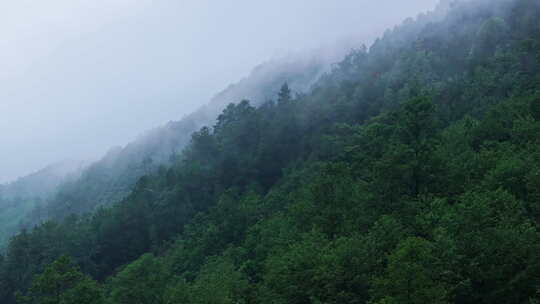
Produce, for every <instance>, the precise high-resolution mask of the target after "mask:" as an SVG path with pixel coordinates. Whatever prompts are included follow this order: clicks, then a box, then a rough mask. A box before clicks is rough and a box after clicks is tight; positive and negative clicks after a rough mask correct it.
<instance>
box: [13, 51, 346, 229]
mask: <svg viewBox="0 0 540 304" xmlns="http://www.w3.org/2000/svg"><path fill="white" fill-rule="evenodd" d="M337 49H338V51H335V52H332V53H329V52H327V53H328V54H320V53H316V54H315V53H311V54H301V55H290V56H287V57H284V58H281V59H275V60H272V61H269V62H267V63H264V64H261V65H260V66H258V67H256V68H255V69H254V70H253V71H252V72H251V73H250V75H248V76H247V77H246V78H244V79H242V80H241V81H239V82H238V83H236V84H234V85H231V86H229V87H228V88H226V89H225V90H223V91H222V92H220V93H219V94H217V95H216V96H215V97H214V98H213V99H212V100H211V101H210V102H209V103H208V104H207V105H205V106H203V107H201V108H200V109H199V110H197V111H196V112H194V113H192V114H190V115H187V116H186V117H184V118H182V119H181V120H179V121H171V122H169V123H167V124H166V125H164V126H163V127H160V128H156V129H154V130H151V131H149V132H147V133H146V134H144V135H142V136H140V137H139V138H138V139H137V140H135V141H134V142H132V143H130V144H128V145H127V146H125V147H117V148H114V149H111V150H110V151H109V152H108V153H107V154H106V155H105V156H104V157H103V158H102V159H101V160H99V161H97V162H95V163H93V164H91V165H89V166H88V168H86V170H84V172H82V174H81V177H80V178H78V179H74V180H70V181H69V182H66V183H63V184H61V185H60V186H59V187H58V189H57V191H56V194H55V195H54V196H53V197H51V198H50V199H48V200H46V201H45V202H43V203H42V204H40V205H39V206H40V207H39V208H35V209H33V210H32V212H31V213H30V214H29V215H28V216H26V217H24V218H23V225H24V226H25V227H27V228H31V227H33V226H34V225H35V224H39V223H41V222H43V221H44V220H47V219H57V220H61V219H63V218H65V217H66V216H69V215H70V214H82V213H85V212H93V211H95V210H96V208H97V207H99V206H107V205H111V204H113V203H115V202H118V201H120V200H122V199H123V198H125V197H126V195H128V194H129V193H130V192H131V190H132V189H133V186H134V185H135V183H136V182H137V180H138V179H139V178H141V177H142V176H143V175H147V174H152V173H155V172H156V170H158V169H159V168H160V167H161V166H165V167H169V166H170V165H171V164H172V162H174V155H176V154H178V153H179V152H181V151H182V149H183V148H184V147H185V146H186V145H187V144H188V143H189V141H190V138H191V134H192V133H193V132H195V131H197V130H198V129H200V128H201V127H202V126H205V125H210V124H212V123H213V121H214V120H215V118H216V117H217V116H218V115H219V113H220V112H221V111H222V110H223V109H224V108H225V107H226V106H227V104H229V103H231V102H233V101H236V100H241V99H245V98H249V99H252V100H257V101H258V104H260V103H262V102H264V101H266V100H268V99H271V98H272V95H274V94H275V92H276V91H277V90H279V88H280V86H281V85H282V84H283V82H285V81H287V82H288V83H290V85H291V88H292V89H293V90H294V91H295V92H297V93H302V92H307V91H308V89H309V88H310V87H311V86H312V85H313V84H314V83H315V82H316V81H317V80H318V79H319V77H320V76H321V75H322V74H323V73H324V72H325V71H328V70H329V67H330V63H331V62H333V61H334V60H337V58H338V57H340V54H341V53H343V50H341V48H337ZM339 50H341V51H339ZM27 205H28V204H26V205H25V206H26V207H28V206H27Z"/></svg>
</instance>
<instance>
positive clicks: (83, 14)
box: [0, 0, 438, 182]
mask: <svg viewBox="0 0 540 304" xmlns="http://www.w3.org/2000/svg"><path fill="white" fill-rule="evenodd" d="M437 2H438V1H437V0H415V1H394V0H381V1H377V2H374V1H370V0H338V1H327V0H294V1H248V0H234V1H210V0H190V1H187V0H186V1H173V0H162V1H160V0H157V1H150V0H144V1H141V0H137V1H135V0H132V1H130V0H99V1H82V0H53V1H30V0H21V1H4V2H2V3H1V4H0V36H1V37H2V40H1V42H0V66H1V67H2V68H1V69H0V130H1V131H2V132H0V143H1V146H2V149H0V168H1V170H0V182H3V181H8V180H12V179H14V178H15V177H17V176H21V175H24V174H27V173H29V172H32V171H35V170H37V169H39V168H41V167H44V166H46V165H47V164H49V163H52V162H55V161H58V160H62V159H93V158H97V157H99V156H100V155H101V154H103V153H104V151H106V150H107V149H108V148H109V147H111V146H115V145H118V144H125V143H127V142H128V141H130V140H132V139H133V138H135V137H136V136H137V135H138V134H140V133H141V132H143V131H145V130H147V129H150V128H153V127H155V126H158V125H160V124H162V123H165V122H166V121H169V120H175V119H179V118H181V117H182V116H183V115H185V114H187V113H189V112H191V111H193V110H194V109H195V108H196V107H198V106H200V105H202V104H204V103H206V102H207V101H208V100H210V98H211V97H212V96H213V95H214V94H215V93H217V92H218V91H220V90H221V89H223V88H224V87H226V86H227V85H228V84H229V83H231V82H235V81H236V80H238V79H240V78H241V77H243V76H245V75H247V73H248V72H249V70H250V69H251V68H252V67H253V66H255V65H257V64H259V63H261V62H263V61H266V60H267V59H269V58H272V57H276V56H281V55H283V54H286V53H288V52H291V51H296V52H297V51H301V50H306V49H317V48H318V47H320V46H322V45H333V44H337V43H338V42H340V41H345V40H347V41H355V42H357V43H361V42H367V43H368V42H369V40H370V39H372V38H374V37H375V35H378V34H380V33H381V32H382V31H383V30H384V29H385V28H387V27H391V26H393V25H394V24H396V23H399V22H400V21H402V20H403V19H404V18H406V17H410V16H415V15H417V14H418V13H420V12H421V11H426V10H429V9H432V8H433V7H435V5H436V3H437Z"/></svg>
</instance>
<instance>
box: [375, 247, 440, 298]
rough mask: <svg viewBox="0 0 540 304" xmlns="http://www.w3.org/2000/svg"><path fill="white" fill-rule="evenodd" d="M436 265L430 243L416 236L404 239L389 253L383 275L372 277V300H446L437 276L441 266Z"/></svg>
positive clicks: (437, 263)
mask: <svg viewBox="0 0 540 304" xmlns="http://www.w3.org/2000/svg"><path fill="white" fill-rule="evenodd" d="M438 266H439V262H438V261H437V257H435V256H434V248H433V244H431V243H430V242H428V241H427V240H424V239H421V238H416V237H411V238H407V239H405V240H404V241H402V242H401V243H400V244H399V245H398V247H397V249H396V250H395V251H394V252H393V253H392V254H391V255H390V256H389V257H388V266H387V267H386V271H385V273H384V275H383V276H382V277H379V278H376V279H375V280H374V283H373V286H374V287H373V293H374V298H375V300H376V301H375V303H378V304H383V303H384V304H389V303H395V304H398V303H399V304H443V303H448V301H447V299H446V297H447V293H448V291H447V287H446V286H445V283H444V282H441V281H440V280H439V277H440V274H441V273H442V270H441V269H440V268H439V267H438Z"/></svg>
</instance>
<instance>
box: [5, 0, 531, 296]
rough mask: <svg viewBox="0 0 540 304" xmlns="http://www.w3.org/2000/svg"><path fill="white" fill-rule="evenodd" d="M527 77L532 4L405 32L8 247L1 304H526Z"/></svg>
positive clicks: (232, 112)
mask: <svg viewBox="0 0 540 304" xmlns="http://www.w3.org/2000/svg"><path fill="white" fill-rule="evenodd" d="M538 75H540V5H539V4H538V2H537V1H532V0H495V1H494V0H490V1H485V0H471V1H463V2H457V3H456V2H454V3H453V5H452V7H451V9H450V11H449V13H448V15H444V14H443V13H441V12H440V11H437V12H433V13H431V14H427V15H423V16H420V17H419V18H417V19H416V20H408V21H406V22H405V23H404V24H403V25H401V26H400V27H397V28H395V29H393V30H392V31H389V32H387V34H385V35H384V36H383V37H382V38H381V39H379V40H378V41H377V42H376V43H375V44H374V45H373V46H372V47H371V48H370V49H369V50H368V49H359V50H356V51H354V52H352V53H351V54H349V55H348V56H347V57H346V58H345V60H343V61H342V62H341V63H339V64H338V65H336V66H335V68H334V70H333V71H332V72H330V73H328V74H327V75H325V76H324V77H322V78H321V80H320V81H319V82H318V83H317V84H316V85H315V86H314V89H313V90H312V91H311V92H309V93H308V94H305V95H300V96H297V97H293V96H292V95H291V92H290V89H289V88H288V86H286V85H283V86H282V87H281V89H280V91H279V93H278V94H277V98H275V100H273V101H268V102H263V103H258V104H260V106H259V107H253V106H252V105H251V104H250V103H249V102H248V101H239V103H238V104H236V105H229V106H227V107H226V108H225V109H224V111H223V112H222V114H221V115H219V116H218V118H217V122H216V124H215V126H214V127H213V128H202V129H200V130H199V131H198V132H195V133H194V134H193V135H192V137H191V141H190V144H189V145H188V146H187V147H186V149H185V150H184V152H183V153H182V155H181V156H180V157H178V158H177V159H175V160H174V163H173V165H172V166H171V167H170V168H168V169H165V168H163V169H161V170H158V171H157V172H155V173H153V174H150V175H147V176H144V177H142V178H141V179H139V180H138V182H137V184H136V186H135V187H134V190H133V192H132V193H130V194H129V195H128V196H127V197H126V198H125V199H123V200H122V201H121V202H119V203H118V204H116V205H114V206H112V207H110V208H102V209H100V210H98V211H97V212H96V213H94V214H88V215H85V216H82V217H80V218H77V217H69V218H67V219H65V220H64V221H61V222H50V223H46V224H43V225H40V226H39V227H37V228H36V229H34V230H33V231H31V232H25V233H21V234H20V235H18V236H17V237H15V238H14V239H13V240H12V241H11V242H10V245H9V248H8V251H7V254H6V257H5V259H4V260H2V262H1V263H2V264H1V266H0V269H1V270H0V273H1V275H0V278H1V279H0V282H1V284H2V286H3V288H2V289H0V290H2V291H4V295H3V298H2V302H3V303H4V302H5V303H12V302H13V301H14V297H13V292H14V291H15V290H20V291H22V293H23V294H24V296H25V298H23V299H24V300H27V301H28V302H30V303H40V302H44V301H51V299H52V300H54V299H55V298H54V297H55V296H56V297H57V298H59V299H61V300H62V301H68V300H71V301H75V302H76V301H77V300H79V301H80V299H91V300H92V301H91V303H239V302H245V303H299V304H300V303H464V304H465V303H467V304H468V303H486V304H487V303H494V302H497V303H515V304H518V303H519V304H521V303H528V302H529V303H535V301H537V299H535V298H536V297H537V296H538V294H537V288H538V283H539V278H540V259H539V256H538V252H539V250H540V233H539V232H538V231H539V229H538V219H539V218H540V207H539V206H540V205H539V203H540V201H539V199H540V193H539V190H538V189H540V180H539V178H538V176H539V175H538V174H539V172H540V137H539V134H540V81H539V80H540V77H539V76H538ZM43 252H46V254H43ZM62 255H69V256H71V257H72V260H71V261H70V259H69V258H67V257H65V256H64V257H61V256H62ZM59 257H60V258H59ZM55 260H56V261H55ZM54 261H55V262H54ZM74 264H77V265H78V266H79V267H80V268H78V267H76V266H75V265H74ZM35 274H39V275H38V276H36V277H34V275H35ZM66 274H70V277H74V278H76V279H74V280H73V281H72V282H71V283H70V284H69V285H62V284H52V285H45V284H42V282H55V283H58V282H59V283H61V282H62V281H61V278H63V277H65V276H64V275H66ZM48 286H53V287H52V288H48Z"/></svg>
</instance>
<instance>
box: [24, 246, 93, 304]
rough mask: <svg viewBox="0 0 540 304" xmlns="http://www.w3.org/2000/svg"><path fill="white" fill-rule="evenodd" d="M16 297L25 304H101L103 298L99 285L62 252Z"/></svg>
mask: <svg viewBox="0 0 540 304" xmlns="http://www.w3.org/2000/svg"><path fill="white" fill-rule="evenodd" d="M18 300H19V302H20V303H28V304H77V303H78V304H100V303H102V302H103V297H102V291H101V288H100V286H99V285H98V284H97V283H96V282H95V281H94V280H92V279H91V278H90V277H88V276H86V275H84V274H83V273H82V272H81V271H80V270H79V269H78V267H77V266H76V265H74V264H73V262H72V261H71V259H70V258H69V257H68V256H65V255H64V256H62V257H60V258H59V259H58V260H56V261H55V262H53V263H52V264H51V265H49V266H48V267H47V268H46V269H45V271H44V272H43V273H42V274H40V275H38V276H36V277H35V279H34V281H33V282H32V286H31V287H30V290H29V292H28V293H27V294H26V295H24V296H19V299H18Z"/></svg>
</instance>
